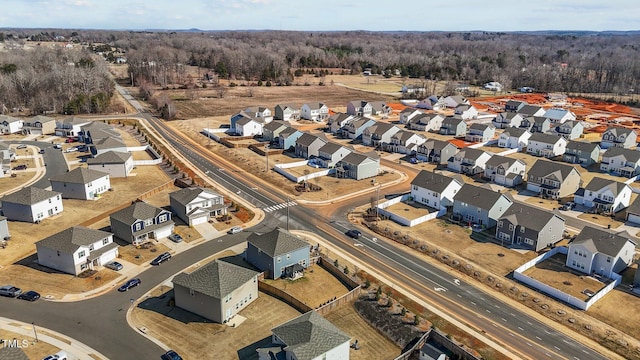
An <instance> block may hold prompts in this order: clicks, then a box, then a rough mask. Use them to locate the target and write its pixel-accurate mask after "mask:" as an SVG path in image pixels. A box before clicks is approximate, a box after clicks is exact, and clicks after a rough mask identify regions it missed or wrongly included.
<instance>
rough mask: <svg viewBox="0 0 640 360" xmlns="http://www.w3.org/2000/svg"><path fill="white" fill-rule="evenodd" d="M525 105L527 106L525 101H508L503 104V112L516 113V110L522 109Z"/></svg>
mask: <svg viewBox="0 0 640 360" xmlns="http://www.w3.org/2000/svg"><path fill="white" fill-rule="evenodd" d="M525 105H528V104H527V102H526V101H518V100H509V101H507V102H506V103H505V104H504V111H506V112H518V110H520V109H522V107H523V106H525ZM496 127H497V126H496Z"/></svg>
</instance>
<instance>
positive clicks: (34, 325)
mask: <svg viewBox="0 0 640 360" xmlns="http://www.w3.org/2000/svg"><path fill="white" fill-rule="evenodd" d="M31 326H33V335H35V338H36V342H38V332H37V331H36V323H35V322H32V323H31Z"/></svg>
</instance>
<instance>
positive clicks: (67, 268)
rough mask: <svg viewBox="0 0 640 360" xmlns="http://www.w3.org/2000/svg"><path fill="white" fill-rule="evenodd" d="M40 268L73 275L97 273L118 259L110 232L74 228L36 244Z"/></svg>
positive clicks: (116, 248)
mask: <svg viewBox="0 0 640 360" xmlns="http://www.w3.org/2000/svg"><path fill="white" fill-rule="evenodd" d="M36 250H37V252H38V264H40V265H42V266H46V267H48V268H52V269H55V270H58V271H62V272H64V273H67V274H71V275H76V276H77V275H80V274H81V273H82V272H84V271H86V270H94V269H96V268H99V267H101V266H104V265H106V264H107V263H108V262H110V261H112V260H114V259H116V258H117V257H118V244H116V243H114V242H113V234H111V233H110V232H106V231H102V230H95V229H90V228H87V227H84V226H73V227H70V228H68V229H65V230H62V231H60V232H59V233H56V234H53V235H51V236H49V237H47V238H44V239H42V240H40V241H38V242H36Z"/></svg>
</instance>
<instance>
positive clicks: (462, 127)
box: [440, 116, 467, 136]
mask: <svg viewBox="0 0 640 360" xmlns="http://www.w3.org/2000/svg"><path fill="white" fill-rule="evenodd" d="M440 134H442V135H453V136H464V135H466V134H467V123H466V122H465V121H464V120H463V119H462V118H461V117H458V116H447V117H446V118H445V119H444V120H442V125H441V126H440Z"/></svg>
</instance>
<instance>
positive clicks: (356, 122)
mask: <svg viewBox="0 0 640 360" xmlns="http://www.w3.org/2000/svg"><path fill="white" fill-rule="evenodd" d="M375 123H376V121H375V120H373V119H370V118H366V117H356V118H354V119H352V120H351V121H348V122H347V123H346V124H344V126H343V127H342V128H341V129H340V131H339V134H340V136H341V137H343V138H345V139H353V140H355V139H360V138H361V137H362V133H363V132H364V129H366V128H368V127H369V126H373V124H375Z"/></svg>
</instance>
